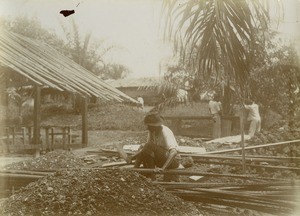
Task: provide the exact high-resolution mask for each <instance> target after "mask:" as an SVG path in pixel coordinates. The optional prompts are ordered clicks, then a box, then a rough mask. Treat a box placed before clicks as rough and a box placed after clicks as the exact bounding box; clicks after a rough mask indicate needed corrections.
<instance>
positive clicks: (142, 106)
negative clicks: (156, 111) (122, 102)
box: [137, 96, 144, 109]
mask: <svg viewBox="0 0 300 216" xmlns="http://www.w3.org/2000/svg"><path fill="white" fill-rule="evenodd" d="M137 101H138V102H139V103H140V104H139V106H140V108H141V109H144V99H143V98H142V96H138V98H137Z"/></svg>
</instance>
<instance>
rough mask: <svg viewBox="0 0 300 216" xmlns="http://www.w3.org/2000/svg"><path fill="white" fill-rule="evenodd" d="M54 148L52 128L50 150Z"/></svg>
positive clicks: (52, 130) (52, 129)
mask: <svg viewBox="0 0 300 216" xmlns="http://www.w3.org/2000/svg"><path fill="white" fill-rule="evenodd" d="M53 150H54V128H51V146H50V151H53Z"/></svg>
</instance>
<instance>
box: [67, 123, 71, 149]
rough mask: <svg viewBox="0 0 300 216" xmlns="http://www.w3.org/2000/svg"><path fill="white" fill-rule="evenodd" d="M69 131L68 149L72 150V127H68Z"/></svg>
mask: <svg viewBox="0 0 300 216" xmlns="http://www.w3.org/2000/svg"><path fill="white" fill-rule="evenodd" d="M67 133H68V150H71V128H70V127H68V128H67Z"/></svg>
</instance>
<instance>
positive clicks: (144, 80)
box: [106, 77, 161, 88]
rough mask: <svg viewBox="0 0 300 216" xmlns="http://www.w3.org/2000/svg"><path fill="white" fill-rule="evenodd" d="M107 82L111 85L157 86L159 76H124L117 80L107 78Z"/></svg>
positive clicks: (159, 79) (119, 86)
mask: <svg viewBox="0 0 300 216" xmlns="http://www.w3.org/2000/svg"><path fill="white" fill-rule="evenodd" d="M106 82H107V83H108V84H110V85H111V86H113V87H116V88H121V87H153V86H158V85H159V84H160V82H161V78H160V77H140V78H125V79H119V80H107V81H106Z"/></svg>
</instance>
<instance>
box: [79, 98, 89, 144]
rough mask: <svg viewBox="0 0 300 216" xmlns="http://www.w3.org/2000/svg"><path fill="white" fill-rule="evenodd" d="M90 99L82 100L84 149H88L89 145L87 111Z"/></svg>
mask: <svg viewBox="0 0 300 216" xmlns="http://www.w3.org/2000/svg"><path fill="white" fill-rule="evenodd" d="M87 106H88V98H87V96H86V97H83V98H82V109H81V112H82V113H81V115H82V147H86V146H87V145H88V130H87V124H88V119H87V117H88V116H87V109H88V107H87Z"/></svg>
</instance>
